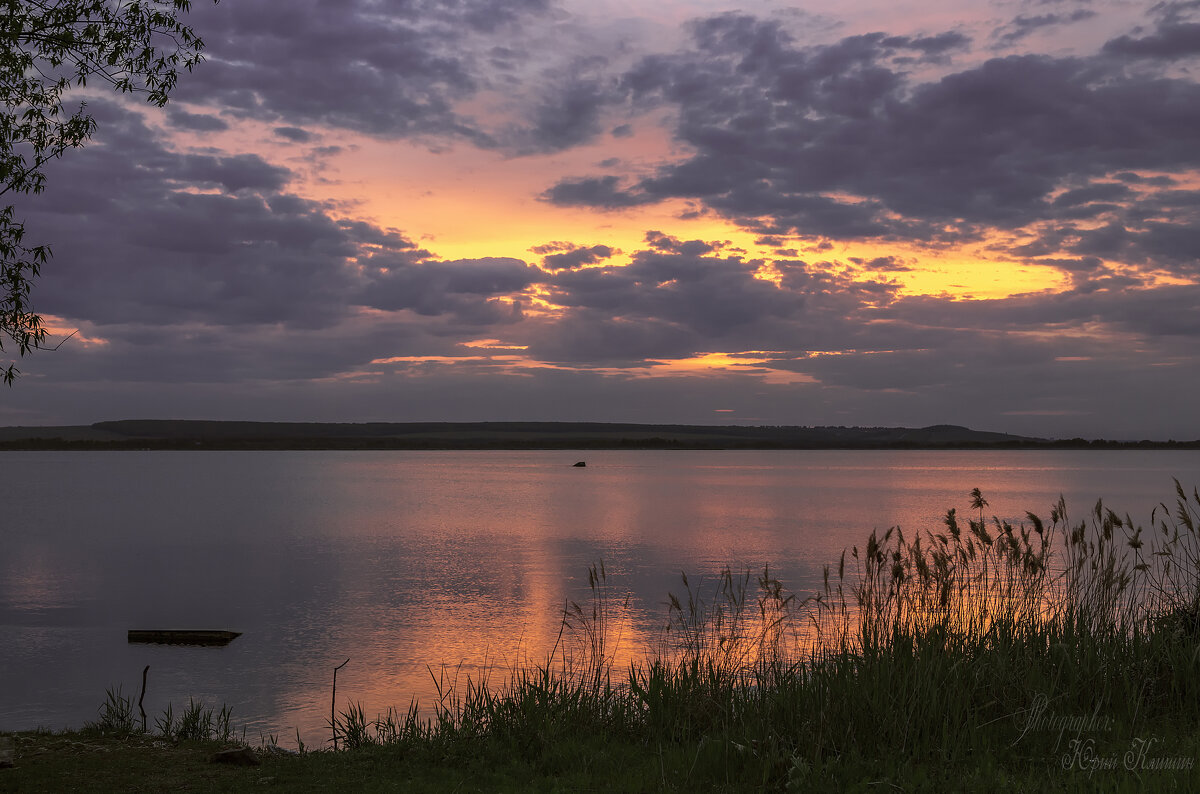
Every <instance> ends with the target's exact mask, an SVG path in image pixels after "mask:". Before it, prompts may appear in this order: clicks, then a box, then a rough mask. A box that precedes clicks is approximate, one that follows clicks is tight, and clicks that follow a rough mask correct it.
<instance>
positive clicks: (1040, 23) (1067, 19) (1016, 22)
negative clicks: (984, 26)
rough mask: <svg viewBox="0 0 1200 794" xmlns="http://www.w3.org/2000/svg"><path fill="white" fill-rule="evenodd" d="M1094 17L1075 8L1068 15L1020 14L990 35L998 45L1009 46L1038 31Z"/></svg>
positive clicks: (1090, 11) (1087, 11) (1094, 15)
mask: <svg viewBox="0 0 1200 794" xmlns="http://www.w3.org/2000/svg"><path fill="white" fill-rule="evenodd" d="M1096 16H1098V14H1097V13H1096V12H1095V11H1092V10H1091V9H1088V8H1077V9H1075V10H1074V11H1072V12H1071V13H1070V14H1037V15H1035V16H1026V15H1024V14H1021V15H1018V16H1016V17H1014V18H1013V19H1012V21H1010V22H1009V23H1008V24H1007V25H1004V26H1003V27H1000V28H998V29H997V30H996V31H995V32H994V33H993V34H992V35H993V38H995V39H996V40H997V41H998V42H999V43H1000V44H1002V45H1005V46H1009V45H1013V44H1016V43H1017V42H1019V41H1020V40H1021V39H1024V38H1026V37H1028V36H1030V35H1032V34H1034V33H1036V32H1038V31H1040V30H1045V29H1046V28H1052V27H1060V26H1062V25H1070V24H1073V23H1075V22H1083V21H1085V20H1088V19H1093V18H1094V17H1096Z"/></svg>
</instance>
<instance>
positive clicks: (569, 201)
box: [542, 176, 653, 209]
mask: <svg viewBox="0 0 1200 794" xmlns="http://www.w3.org/2000/svg"><path fill="white" fill-rule="evenodd" d="M619 181H620V180H619V179H618V178H617V177H615V176H600V177H588V178H585V179H573V180H572V179H564V180H562V181H561V182H559V183H558V184H556V185H555V186H554V187H552V188H550V189H548V190H547V191H546V192H545V193H543V194H542V199H543V200H545V201H548V202H550V203H551V204H557V205H559V206H563V207H569V206H586V207H595V208H597V209H621V208H624V207H636V206H638V205H639V204H647V203H649V202H651V201H652V200H653V199H651V198H649V197H647V196H644V195H641V196H638V195H634V194H632V193H630V192H627V191H625V190H623V189H622V188H620V187H619Z"/></svg>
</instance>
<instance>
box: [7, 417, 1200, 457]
mask: <svg viewBox="0 0 1200 794" xmlns="http://www.w3.org/2000/svg"><path fill="white" fill-rule="evenodd" d="M1060 447H1062V448H1105V449H1106V448H1127V447H1136V448H1190V449H1196V448H1200V442H1198V441H1190V442H1175V441H1167V442H1152V441H1138V442H1118V441H1102V440H1101V441H1088V440H1084V439H1081V438H1076V439H1070V440H1058V441H1051V440H1047V439H1043V438H1031V437H1028V436H1016V435H1010V434H1008V433H990V432H985V431H980V430H971V429H970V428H967V427H961V426H959V425H932V426H930V427H922V428H908V427H840V426H839V427H828V426H826V427H800V426H782V425H780V426H770V425H767V426H740V425H730V426H726V425H721V426H716V425H649V424H621V423H607V422H366V423H358V424H348V423H346V424H343V423H321V422H217V421H196V420H159V419H128V420H122V421H117V422H97V423H96V424H94V425H73V426H61V427H0V449H581V450H582V449H956V448H957V449H982V448H999V449H1043V448H1060Z"/></svg>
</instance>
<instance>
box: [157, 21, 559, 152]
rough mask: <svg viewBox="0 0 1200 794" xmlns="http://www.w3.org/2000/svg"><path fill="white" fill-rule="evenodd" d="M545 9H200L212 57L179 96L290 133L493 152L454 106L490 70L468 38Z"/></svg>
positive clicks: (490, 33)
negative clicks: (459, 143) (337, 132)
mask: <svg viewBox="0 0 1200 794" xmlns="http://www.w3.org/2000/svg"><path fill="white" fill-rule="evenodd" d="M548 8H549V5H548V2H547V0H518V1H517V2H509V0H504V1H503V2H501V1H500V0H457V2H433V1H432V0H386V2H373V0H346V1H345V2H339V3H329V2H322V0H294V2H289V3H288V4H287V8H286V11H284V10H281V8H280V7H279V6H277V5H274V4H271V3H267V2H263V1H262V0H257V1H255V2H241V3H222V4H219V5H216V6H210V4H206V3H197V4H195V5H194V6H193V9H192V15H191V16H192V19H191V21H192V23H193V24H194V26H195V28H196V29H197V30H198V31H200V32H201V33H202V35H203V38H204V41H205V45H206V56H207V61H206V63H205V64H204V66H203V68H201V69H197V70H196V71H195V72H194V73H193V74H191V75H189V79H188V80H185V81H181V83H180V86H179V88H178V90H177V92H176V97H177V98H178V99H180V100H185V101H190V102H197V103H201V104H207V105H215V106H217V107H220V108H222V109H224V110H225V111H226V112H228V113H230V114H233V115H237V116H246V117H252V118H255V119H259V120H264V121H268V122H283V123H284V125H285V126H296V127H303V126H305V125H309V124H320V125H327V126H332V127H341V128H345V129H350V130H355V131H358V132H364V133H368V134H371V135H377V136H380V137H386V138H399V137H410V136H434V135H449V136H453V137H459V138H462V139H466V140H472V141H474V142H476V143H478V144H481V145H490V144H491V139H490V138H489V136H488V135H487V134H486V133H484V132H482V131H481V130H480V128H479V126H478V125H477V124H476V123H475V122H474V121H472V120H471V119H469V118H465V117H463V116H461V115H460V114H459V113H458V112H457V111H456V110H455V107H454V106H455V104H456V103H457V102H459V101H461V100H463V99H467V98H470V97H472V96H474V95H475V94H476V92H477V91H479V89H480V88H481V86H482V85H484V83H485V81H486V79H487V75H488V74H489V70H494V68H495V62H494V60H487V59H477V58H476V57H475V55H474V53H475V50H474V49H473V48H472V47H469V46H466V42H467V41H468V40H469V39H470V38H471V37H472V36H477V35H478V36H496V35H499V34H500V33H501V32H502V31H504V30H505V29H507V28H508V27H510V26H512V25H514V24H515V23H517V22H519V21H520V20H522V19H525V18H526V17H527V16H529V15H540V14H544V13H545V12H546V11H547V10H548Z"/></svg>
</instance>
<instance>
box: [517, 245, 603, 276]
mask: <svg viewBox="0 0 1200 794" xmlns="http://www.w3.org/2000/svg"><path fill="white" fill-rule="evenodd" d="M530 250H531V251H533V252H534V253H535V254H545V256H544V257H543V258H542V267H543V268H544V269H546V270H549V271H555V270H570V269H573V268H577V267H582V266H584V265H594V264H596V263H597V262H602V261H604V260H605V259H609V258H611V257H612V256H614V255H615V254H616V253H617V251H616V250H615V249H613V248H610V247H609V246H607V245H592V246H582V245H575V244H574V243H563V242H554V243H548V244H546V245H539V246H535V247H534V248H531V249H530Z"/></svg>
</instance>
